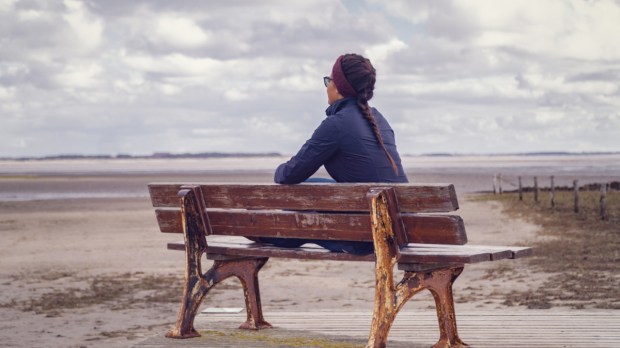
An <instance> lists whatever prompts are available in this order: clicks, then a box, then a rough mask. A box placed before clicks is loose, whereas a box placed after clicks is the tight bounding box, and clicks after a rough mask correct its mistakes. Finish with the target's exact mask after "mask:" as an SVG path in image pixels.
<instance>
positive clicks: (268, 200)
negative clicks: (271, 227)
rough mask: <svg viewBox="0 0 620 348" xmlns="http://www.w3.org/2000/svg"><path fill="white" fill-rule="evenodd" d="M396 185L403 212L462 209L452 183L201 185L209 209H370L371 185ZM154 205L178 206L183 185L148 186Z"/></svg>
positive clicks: (434, 211) (435, 211) (154, 184)
mask: <svg viewBox="0 0 620 348" xmlns="http://www.w3.org/2000/svg"><path fill="white" fill-rule="evenodd" d="M384 186H389V187H394V188H395V190H396V196H397V199H398V202H399V205H400V208H401V211H402V212H417V213H440V212H450V211H455V210H457V209H458V207H459V205H458V201H457V198H456V191H455V189H454V185H452V184H386V183H375V184H369V183H365V184H351V183H338V184H300V185H277V184H253V185H250V184H200V187H201V190H202V193H203V195H204V197H205V201H206V203H207V208H229V209H239V208H243V209H245V208H248V209H291V210H321V211H368V203H367V202H366V200H365V195H366V193H367V192H368V189H369V188H371V187H384ZM148 187H149V192H150V194H151V202H152V203H153V206H154V207H177V206H178V205H179V201H178V198H177V192H178V191H179V190H180V188H181V184H174V183H152V184H149V185H148Z"/></svg>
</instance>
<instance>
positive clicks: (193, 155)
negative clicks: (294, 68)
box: [0, 152, 282, 161]
mask: <svg viewBox="0 0 620 348" xmlns="http://www.w3.org/2000/svg"><path fill="white" fill-rule="evenodd" d="M280 156H282V155H281V154H280V153H278V152H266V153H246V152H199V153H169V152H155V153H153V154H152V155H128V154H118V155H79V154H66V155H51V156H40V157H13V158H11V157H1V158H0V160H12V161H38V160H67V159H68V160H75V159H149V158H166V159H168V158H234V157H237V158H238V157H245V158H247V157H280Z"/></svg>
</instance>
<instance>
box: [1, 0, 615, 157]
mask: <svg viewBox="0 0 620 348" xmlns="http://www.w3.org/2000/svg"><path fill="white" fill-rule="evenodd" d="M619 35H620V1H618V0H600V1H596V0H593V1H580V0H574V1H566V0H536V1H534V0H531V1H501V0H488V1H472V0H467V1H438V0H427V1H415V2H414V1H406V0H402V1H394V0H390V1H385V0H366V1H353V0H342V1H337V0H295V1H288V0H272V1H254V0H227V1H207V0H200V1H199V0H195V1H189V0H188V1H169V0H152V1H145V0H138V1H126V0H100V1H95V0H90V1H77V0H64V1H60V0H30V1H29V0H17V1H16V0H0V124H1V125H0V157H15V156H44V155H55V154H76V153H81V154H111V155H115V154H137V155H139V154H151V153H153V152H161V151H165V152H175V153H180V152H211V151H224V152H239V151H241V152H271V151H276V152H281V153H284V154H293V153H295V152H296V151H297V149H298V148H299V147H300V146H301V144H302V143H303V142H304V141H305V140H306V139H307V138H308V137H309V136H310V135H311V133H312V131H313V130H314V128H316V126H317V125H318V124H319V123H320V122H321V120H322V118H324V117H325V114H324V110H325V108H326V106H327V105H326V95H325V88H324V86H323V84H322V77H323V76H324V75H329V72H330V69H331V66H332V64H333V61H334V60H335V59H336V58H337V57H338V55H340V54H341V53H346V52H355V53H360V54H363V55H365V56H367V57H369V58H370V59H371V60H372V62H373V64H374V65H375V67H376V68H377V73H378V81H377V85H376V92H375V98H374V99H373V100H372V101H371V104H372V105H373V106H375V107H377V108H378V109H379V110H381V111H382V113H383V114H384V115H386V117H387V118H388V120H389V121H390V123H391V124H392V127H393V128H394V130H395V132H396V137H397V144H398V146H399V149H400V152H401V154H424V153H512V152H528V151H620V87H619V81H620V39H618V36H619Z"/></svg>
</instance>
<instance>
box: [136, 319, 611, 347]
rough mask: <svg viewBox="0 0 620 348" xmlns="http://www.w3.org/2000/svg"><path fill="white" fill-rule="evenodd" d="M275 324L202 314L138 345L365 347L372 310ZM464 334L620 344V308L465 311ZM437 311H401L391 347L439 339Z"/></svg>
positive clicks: (511, 340)
mask: <svg viewBox="0 0 620 348" xmlns="http://www.w3.org/2000/svg"><path fill="white" fill-rule="evenodd" d="M265 315H266V317H267V320H268V321H269V322H270V323H271V324H272V325H274V326H275V327H276V328H275V329H268V330H261V331H258V332H253V331H245V330H238V329H236V327H237V326H238V325H239V324H240V323H241V322H243V321H244V319H245V312H242V313H232V314H231V313H228V314H211V313H209V314H200V315H199V316H198V317H197V318H196V328H197V329H198V330H199V331H201V333H202V334H203V337H200V338H192V339H185V340H173V339H166V338H164V337H163V332H162V333H159V334H158V335H157V336H154V337H151V338H149V339H147V340H145V341H143V342H141V343H139V344H137V345H135V346H134V347H137V348H147V347H152V348H155V347H159V348H161V347H257V348H259V347H330V348H333V347H347V348H348V347H364V345H365V342H366V338H367V336H368V330H369V327H370V320H371V316H372V313H371V312H269V311H267V312H266V313H265ZM457 319H458V325H459V334H460V336H461V338H462V339H463V340H464V341H465V342H467V343H468V344H470V345H472V347H477V348H483V347H503V348H510V347H515V348H517V347H528V348H533V347H536V348H545V347H554V348H556V347H571V348H572V347H574V348H584V347H601V348H602V347H605V348H610V347H620V311H613V310H605V311H576V310H567V311H557V310H553V311H545V310H520V311H509V310H505V311H493V312H481V313H475V314H468V313H460V314H459V315H458V317H457ZM438 332H439V331H438V328H437V318H436V316H435V314H434V312H431V311H424V312H407V311H405V312H401V313H400V314H399V316H398V317H397V319H396V321H395V322H394V326H393V328H392V330H391V331H390V342H389V345H388V347H393V348H396V347H409V348H421V347H430V346H431V345H433V344H434V343H435V342H436V341H437V338H438Z"/></svg>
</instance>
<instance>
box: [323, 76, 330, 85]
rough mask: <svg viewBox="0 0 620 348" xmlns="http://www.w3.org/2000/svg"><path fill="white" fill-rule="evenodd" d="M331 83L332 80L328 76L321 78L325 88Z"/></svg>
mask: <svg viewBox="0 0 620 348" xmlns="http://www.w3.org/2000/svg"><path fill="white" fill-rule="evenodd" d="M331 81H332V78H331V77H329V76H325V77H323V83H324V84H325V87H327V85H329V83H330V82H331Z"/></svg>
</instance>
